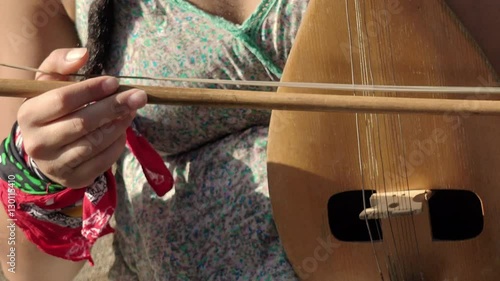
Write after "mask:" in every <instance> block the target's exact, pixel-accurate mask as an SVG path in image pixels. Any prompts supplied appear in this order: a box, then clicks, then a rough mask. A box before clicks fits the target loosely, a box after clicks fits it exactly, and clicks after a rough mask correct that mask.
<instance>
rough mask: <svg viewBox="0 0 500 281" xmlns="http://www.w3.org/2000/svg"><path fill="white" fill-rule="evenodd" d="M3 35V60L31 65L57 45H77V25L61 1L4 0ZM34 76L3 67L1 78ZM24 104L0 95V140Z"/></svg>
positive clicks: (0, 6)
mask: <svg viewBox="0 0 500 281" xmlns="http://www.w3.org/2000/svg"><path fill="white" fill-rule="evenodd" d="M65 2H68V1H65ZM0 34H2V37H3V39H2V41H1V43H0V62H3V63H10V64H17V65H24V66H31V67H38V66H39V65H40V63H41V62H42V61H43V59H44V58H45V57H47V55H48V54H49V53H50V52H51V51H52V50H54V49H56V48H61V47H73V46H76V45H78V37H77V35H76V32H75V29H74V25H73V23H72V21H71V20H70V19H69V17H68V16H67V14H66V11H65V9H64V7H63V6H61V4H60V1H59V0H22V1H19V0H1V1H0ZM34 76H35V74H34V73H30V72H26V71H19V70H12V69H8V68H4V67H0V77H1V78H11V79H33V78H34ZM21 103H22V99H13V98H0V114H1V115H0V140H3V139H4V138H5V137H6V136H7V134H8V132H9V131H10V129H11V127H12V124H13V122H14V121H15V119H16V113H17V109H18V108H19V106H20V104H21Z"/></svg>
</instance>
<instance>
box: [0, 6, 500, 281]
mask: <svg viewBox="0 0 500 281" xmlns="http://www.w3.org/2000/svg"><path fill="white" fill-rule="evenodd" d="M449 2H450V3H451V4H453V7H455V9H456V11H458V13H459V14H460V15H462V17H463V19H464V22H465V23H467V24H468V26H469V27H470V29H471V30H472V31H473V33H474V34H476V36H477V38H478V41H479V42H480V43H481V45H482V46H483V48H484V50H485V51H486V53H487V54H488V55H489V56H490V57H492V58H493V59H492V61H493V62H494V63H495V66H496V67H497V69H498V67H499V64H498V60H496V59H495V58H498V57H499V56H498V54H496V53H495V52H496V51H498V49H499V48H498V46H499V45H498V40H497V39H492V38H493V37H492V36H490V34H489V33H488V30H487V28H488V27H489V26H495V25H494V23H495V22H496V23H498V19H496V17H495V13H493V12H492V11H495V9H496V11H497V12H498V7H499V6H498V5H496V4H494V3H496V2H494V0H492V1H488V0H483V3H485V4H484V5H485V6H481V7H482V8H481V9H470V7H469V6H467V5H470V4H469V2H468V1H460V0H455V1H449ZM307 4H308V1H307V0H251V1H240V0H231V1H228V0H217V1H208V2H207V1H202V0H191V1H187V0H135V1H124V0H115V1H111V0H95V1H93V2H92V1H76V5H75V2H74V1H57V0H43V1H39V0H25V1H14V0H2V1H1V3H0V29H1V31H2V34H6V38H7V40H3V41H2V42H3V43H1V44H0V61H1V62H5V63H12V64H18V65H26V66H33V67H38V66H39V65H41V66H40V68H41V69H43V70H45V71H48V72H58V73H61V74H69V73H75V72H77V71H81V72H83V73H86V74H101V73H102V72H103V71H104V72H105V73H106V74H110V75H135V76H154V77H162V76H173V77H197V78H200V77H202V78H220V79H235V80H236V79H241V80H279V78H280V75H281V72H282V70H283V68H284V66H285V64H286V60H287V57H288V54H289V51H290V48H291V46H292V44H293V40H294V37H295V34H296V32H297V30H298V28H299V26H300V22H301V18H302V15H303V13H304V11H305V10H306V8H307ZM488 5H489V6H488ZM496 14H498V13H496ZM478 15H479V16H478ZM478 19H482V22H479V21H478ZM496 26H498V24H497V25H496ZM491 30H492V29H491ZM77 46H86V47H87V48H85V49H82V48H76V47H77ZM495 55H496V56H495ZM0 76H1V77H3V78H24V79H33V78H35V77H34V75H32V74H29V73H26V72H19V71H13V70H6V69H3V68H0ZM36 78H37V79H39V80H59V79H66V78H65V77H60V76H51V75H43V74H38V76H37V77H36ZM117 82H118V81H117V80H116V79H114V78H110V77H106V76H105V77H99V78H92V79H88V80H85V81H82V82H79V83H77V84H74V85H72V86H68V87H63V88H60V89H57V90H54V91H50V92H47V93H45V94H43V95H41V96H39V97H36V98H33V99H30V100H27V101H25V102H24V103H23V101H20V100H9V99H2V100H1V101H0V112H2V118H0V133H1V134H2V135H1V137H2V139H3V138H5V137H7V136H8V135H11V140H12V142H11V143H13V144H12V145H11V146H10V148H11V151H10V153H13V154H16V153H17V155H18V156H19V157H21V159H25V160H27V161H28V162H27V163H28V164H27V165H28V166H27V169H30V171H31V172H32V173H34V174H35V175H37V176H38V177H40V179H41V180H42V182H43V183H46V184H45V185H42V186H41V187H40V186H29V187H30V188H31V189H30V188H28V187H26V186H23V187H21V188H24V189H25V191H26V192H27V193H30V192H31V193H32V194H34V195H36V194H38V195H36V196H39V197H36V198H49V199H46V200H45V199H44V200H43V203H44V204H45V206H43V208H42V207H40V206H39V205H37V206H35V205H33V204H30V203H31V201H29V199H30V198H31V197H29V198H24V197H23V198H21V197H16V198H15V200H18V201H22V200H25V201H24V202H25V203H27V204H26V206H27V207H26V208H24V209H23V210H22V212H21V211H18V213H13V214H12V215H13V216H15V217H16V218H18V217H20V216H23V218H24V220H18V221H17V222H16V223H17V225H18V226H19V227H17V228H12V229H14V230H13V231H15V232H13V234H12V233H9V232H8V231H7V232H4V231H2V232H1V233H0V252H1V260H2V268H3V270H4V272H5V273H6V275H7V277H8V278H10V280H12V281H19V280H71V279H72V278H73V277H74V276H75V275H76V274H77V272H78V271H79V270H80V268H81V266H82V265H83V263H84V262H85V261H86V260H90V256H89V255H88V249H89V248H90V247H91V245H92V242H93V241H94V240H95V239H96V238H97V237H99V236H102V235H103V234H106V233H107V232H109V228H108V227H107V222H108V219H109V216H111V215H112V214H114V215H115V219H116V232H115V236H114V239H115V242H114V245H115V247H114V251H115V254H116V262H115V265H114V266H113V268H112V270H111V272H110V277H111V278H112V279H115V280H294V279H295V278H296V276H295V274H294V272H293V270H292V268H291V266H290V264H289V263H288V262H287V259H286V256H285V254H284V251H283V249H282V246H281V245H280V241H279V237H278V234H277V232H276V229H275V227H274V225H273V220H272V214H271V208H270V203H269V199H268V191H267V179H266V141H267V127H268V122H269V117H270V112H268V111H259V110H245V109H214V108H206V107H196V106H183V107H180V106H153V105H145V104H146V96H145V94H144V93H143V92H141V91H137V90H131V91H127V92H123V93H119V94H115V91H116V88H117ZM121 82H122V83H142V84H145V83H147V84H150V85H176V86H190V87H193V86H199V87H219V88H223V86H220V85H192V84H191V85H184V84H182V85H181V84H174V83H167V82H161V83H160V82H150V81H149V82H146V81H143V80H141V81H138V80H122V81H121ZM96 100H97V102H95V103H92V102H93V101H96ZM21 104H22V105H21ZM16 120H17V124H18V126H16V127H17V128H20V129H18V130H16V129H14V130H13V131H12V132H11V129H12V124H13V123H14V122H15V121H16ZM130 126H133V128H134V130H130V129H129V128H130ZM16 127H15V128H16ZM127 137H128V139H127ZM142 137H145V139H147V140H148V141H149V143H150V144H151V146H149V144H145V143H143V142H142V141H144V140H145V139H144V138H142ZM126 139H127V140H128V141H131V140H132V142H133V143H134V141H137V142H139V143H140V144H141V145H135V146H134V145H133V143H132V146H133V149H132V150H134V149H136V151H135V152H136V153H132V152H130V151H129V150H125V151H124V146H125V141H126ZM136 144H137V143H136ZM149 148H153V149H154V150H151V149H149ZM137 150H138V151H137ZM138 152H139V153H138ZM141 153H143V154H144V153H146V154H147V155H149V156H151V157H152V158H150V159H158V158H155V157H161V159H162V160H163V161H160V162H161V163H158V162H154V161H152V162H154V163H150V162H151V161H141V158H140V157H141ZM115 162H118V163H119V165H118V169H117V171H116V179H117V184H116V189H117V194H118V196H117V198H113V196H105V195H103V194H108V195H109V194H113V192H112V191H113V190H114V188H115V183H114V181H113V180H112V179H111V177H107V176H109V175H110V173H109V169H110V167H111V166H112V164H113V163H115ZM163 162H164V163H165V164H166V166H167V167H168V169H169V170H170V171H171V172H172V174H173V179H174V182H175V190H174V189H172V190H170V191H168V192H167V193H166V194H164V193H165V191H166V185H165V184H166V183H168V174H166V173H164V172H165V170H164V169H163V168H162V165H163ZM35 163H36V164H35ZM1 169H2V167H1V166H0V170H1ZM151 169H153V170H155V169H157V170H155V171H156V173H151ZM4 171H5V169H4ZM162 172H163V173H162ZM103 175H104V176H103ZM8 178H9V175H8V174H7V172H4V177H2V179H3V180H4V181H6V182H7V181H8ZM96 179H97V180H96ZM58 184H60V185H61V186H64V187H71V188H72V189H64V188H62V187H61V186H59V185H58ZM82 187H90V188H88V189H82ZM37 188H38V190H37ZM155 188H156V189H155ZM158 189H161V191H163V192H155V191H158ZM8 190H9V185H8V184H7V185H4V186H3V196H4V199H5V198H6V199H5V200H3V202H4V205H5V206H6V205H8V204H9V201H8V199H9V197H8V196H9V194H10V193H9V191H8ZM86 190H92V192H90V191H89V192H86ZM99 191H102V192H99ZM106 191H109V192H106ZM37 192H38V193H37ZM44 192H45V193H46V194H45V195H43V196H45V197H43V196H40V195H39V194H40V193H44ZM79 192H80V193H79ZM83 192H85V194H84V193H83ZM58 194H64V196H67V197H68V198H70V199H71V200H68V201H65V202H63V203H61V201H62V200H56V199H61V198H59V197H57V196H58ZM75 194H76V195H79V196H80V197H79V198H76V197H75V196H76V195H75ZM96 198H97V199H96ZM10 199H12V198H10ZM65 199H67V198H65ZM115 199H116V201H117V208H116V210H114V209H113V206H114V202H115ZM82 200H83V203H82ZM17 203H19V202H17ZM38 203H40V202H38ZM82 204H83V207H82ZM85 204H87V205H85ZM3 210H4V209H2V211H0V214H1V215H0V227H2V229H10V228H8V227H9V226H10V225H11V223H12V221H9V219H10V218H12V216H11V214H10V213H9V212H4V211H3ZM6 210H7V211H8V210H9V209H8V207H6ZM93 214H100V215H101V216H99V217H92V215H93ZM82 225H84V230H85V231H87V232H85V231H84V232H85V233H86V236H85V238H86V239H82V237H81V235H79V233H81V227H82ZM28 226H32V227H28ZM21 228H24V231H22V230H21ZM38 229H43V230H44V231H45V232H43V233H40V232H37V231H38ZM59 230H60V231H59ZM47 233H48V234H47ZM12 235H14V237H15V246H12V245H9V243H8V241H9V237H11V236H12ZM27 237H28V238H29V239H28V238H27ZM34 243H36V244H37V246H38V247H37V246H36V245H35V244H34ZM12 249H14V252H15V258H14V261H15V262H14V263H13V264H12V263H10V264H9V262H11V260H12V258H11V256H12V252H13V251H12ZM12 267H14V269H13V270H12ZM14 271H15V273H13V272H14Z"/></svg>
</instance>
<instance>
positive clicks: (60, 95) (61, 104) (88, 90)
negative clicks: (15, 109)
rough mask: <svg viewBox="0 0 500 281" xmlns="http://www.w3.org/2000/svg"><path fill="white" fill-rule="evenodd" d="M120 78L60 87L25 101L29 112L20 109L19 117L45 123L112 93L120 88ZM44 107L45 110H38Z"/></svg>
mask: <svg viewBox="0 0 500 281" xmlns="http://www.w3.org/2000/svg"><path fill="white" fill-rule="evenodd" d="M118 87H119V84H118V79H116V78H113V77H106V76H105V77H98V78H93V79H89V80H85V81H83V82H79V83H75V84H71V85H69V86H66V87H62V88H58V89H55V90H52V91H49V92H46V93H44V94H43V95H40V96H37V97H35V98H33V99H30V100H28V101H26V102H25V106H24V107H25V108H26V107H29V108H30V109H33V110H29V112H26V111H20V116H18V117H19V119H20V121H21V119H22V120H25V121H27V123H29V124H33V125H38V126H40V125H45V124H47V123H49V122H52V121H54V120H56V119H59V118H61V117H63V116H65V115H68V114H70V113H72V112H74V111H76V110H78V109H80V108H82V107H83V106H85V105H87V104H89V103H91V102H95V101H99V100H101V99H103V98H105V97H107V96H110V95H112V94H113V93H115V92H116V90H117V89H118ZM38 108H43V110H36V109H38ZM22 113H25V114H22Z"/></svg>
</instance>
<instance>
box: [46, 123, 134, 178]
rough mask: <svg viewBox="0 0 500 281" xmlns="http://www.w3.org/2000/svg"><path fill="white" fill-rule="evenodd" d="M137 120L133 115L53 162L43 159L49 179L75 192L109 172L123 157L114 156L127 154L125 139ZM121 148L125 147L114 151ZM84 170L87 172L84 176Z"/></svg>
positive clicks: (73, 146)
mask: <svg viewBox="0 0 500 281" xmlns="http://www.w3.org/2000/svg"><path fill="white" fill-rule="evenodd" d="M133 118H134V115H129V116H127V117H126V118H124V119H121V120H115V121H113V122H110V123H109V124H107V125H105V126H102V127H101V128H99V129H98V130H95V131H94V132H92V133H90V134H88V135H86V136H84V137H82V138H81V139H78V140H77V141H75V142H73V143H71V144H69V145H67V146H65V147H63V148H61V150H60V152H59V153H58V154H54V155H55V158H54V159H53V161H50V159H43V158H41V159H40V160H42V161H43V163H47V164H49V165H48V166H47V168H45V167H44V168H45V170H47V172H48V173H49V175H48V176H49V178H51V180H53V181H56V182H59V183H61V184H64V185H65V186H70V187H74V188H78V187H83V186H86V185H88V183H89V181H90V182H91V181H92V180H93V179H95V178H96V177H97V176H98V175H99V174H101V173H103V172H104V171H106V170H107V169H109V167H111V165H112V164H113V163H114V162H115V161H116V159H117V158H118V157H119V153H118V154H117V155H115V154H113V153H112V152H114V151H118V150H119V151H123V148H124V145H125V143H124V142H122V141H121V139H122V138H123V137H124V136H125V130H126V129H127V127H128V126H130V123H131V122H132V120H133ZM117 144H120V145H121V146H122V147H121V148H117V147H115V148H113V146H116V145H117ZM120 149H121V150H120ZM110 153H111V154H110ZM103 154H104V155H105V156H104V158H102V155H103ZM44 165H45V164H44ZM82 169H84V170H85V172H80V170H82Z"/></svg>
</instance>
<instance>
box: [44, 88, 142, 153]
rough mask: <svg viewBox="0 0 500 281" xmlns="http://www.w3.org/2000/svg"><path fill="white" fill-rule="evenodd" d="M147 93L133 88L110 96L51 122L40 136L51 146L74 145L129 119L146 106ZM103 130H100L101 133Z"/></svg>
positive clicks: (48, 147) (50, 148) (48, 146)
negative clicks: (117, 122) (79, 140)
mask: <svg viewBox="0 0 500 281" xmlns="http://www.w3.org/2000/svg"><path fill="white" fill-rule="evenodd" d="M146 102H147V96H146V93H145V92H144V91H142V90H138V89H132V90H128V91H125V92H122V93H119V94H116V95H112V96H110V97H107V98H105V99H103V100H101V101H99V102H96V103H94V104H92V105H90V106H87V107H84V108H81V109H80V110H78V111H75V112H73V113H71V114H69V115H67V116H64V117H62V118H60V119H58V120H57V122H52V123H50V124H47V126H46V129H45V130H44V132H43V133H41V135H40V137H42V138H43V139H44V140H45V145H46V147H47V149H49V150H52V148H53V147H57V146H60V145H61V144H64V145H66V144H70V143H72V142H74V141H76V140H77V139H80V138H82V137H84V136H86V135H92V134H93V132H95V131H98V130H99V128H100V127H101V126H104V125H106V124H108V123H110V122H113V121H114V120H116V119H119V118H127V116H130V115H131V114H135V112H136V110H137V109H139V108H141V107H143V106H144V105H146ZM97 133H99V132H97Z"/></svg>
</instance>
